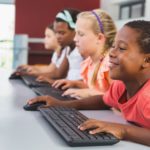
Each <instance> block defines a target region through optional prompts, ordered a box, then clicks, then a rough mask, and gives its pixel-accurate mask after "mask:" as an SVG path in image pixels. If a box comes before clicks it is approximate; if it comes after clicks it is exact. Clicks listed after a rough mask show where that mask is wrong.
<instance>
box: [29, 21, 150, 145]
mask: <svg viewBox="0 0 150 150" xmlns="http://www.w3.org/2000/svg"><path fill="white" fill-rule="evenodd" d="M149 27H150V21H138V20H137V21H132V22H129V23H127V24H125V25H124V26H123V27H122V28H121V29H120V31H119V32H118V33H117V35H116V38H115V41H114V44H113V46H112V49H111V50H110V51H109V68H110V77H111V78H112V79H114V81H113V83H112V84H111V86H110V88H109V90H108V91H107V92H106V94H105V95H104V96H94V97H91V98H87V99H83V100H76V101H59V100H57V99H55V98H52V97H48V96H41V97H37V98H35V99H32V100H30V101H29V102H28V103H29V104H31V103H35V102H37V101H45V102H46V104H47V106H56V105H57V106H58V105H59V106H60V105H61V106H66V107H74V108H77V109H106V108H110V107H114V108H116V109H119V110H120V111H121V112H122V114H123V116H124V118H125V119H126V120H127V121H129V122H132V123H134V124H133V125H132V126H131V125H125V124H119V123H111V122H104V121H98V120H88V121H86V122H84V123H83V124H81V125H80V126H79V129H80V130H87V129H89V130H90V132H89V133H90V134H95V133H98V132H110V133H112V134H113V135H115V136H116V137H118V138H119V139H123V140H129V141H134V142H137V143H141V144H145V145H149V146H150V142H149V141H150V92H149V91H150V28H149ZM136 125H137V126H136Z"/></svg>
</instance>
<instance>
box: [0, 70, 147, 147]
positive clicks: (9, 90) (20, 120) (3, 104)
mask: <svg viewBox="0 0 150 150" xmlns="http://www.w3.org/2000/svg"><path fill="white" fill-rule="evenodd" d="M0 73H1V78H0V82H1V85H0V91H1V92H0V133H1V134H0V141H1V142H0V149H1V150H49V149H52V150H72V149H73V150H81V149H83V150H91V149H92V150H99V149H102V150H113V149H114V150H127V149H134V150H149V147H147V146H144V145H141V144H137V143H133V142H128V141H120V142H119V143H117V144H115V145H112V146H92V147H91V146H86V147H70V146H68V145H67V144H66V143H65V141H64V140H63V139H62V137H61V136H60V135H59V134H58V133H57V132H56V131H55V130H54V129H53V128H52V127H51V126H50V125H49V124H48V122H47V121H45V119H44V118H43V116H42V115H41V114H40V113H39V112H38V111H36V112H33V111H25V110H24V109H23V106H24V105H25V104H26V102H27V100H28V99H30V98H33V97H35V96H36V94H35V93H34V92H33V91H32V90H31V89H30V88H28V87H27V86H25V85H24V84H23V83H22V81H21V80H11V81H10V80H8V77H9V75H10V73H11V72H9V71H6V70H2V69H0ZM81 112H82V113H83V114H84V115H86V116H87V117H89V118H95V119H101V120H105V121H111V120H112V121H113V122H119V123H127V122H126V121H125V120H124V119H123V118H122V116H121V115H120V114H118V113H114V112H112V111H111V110H107V111H99V110H95V111H81Z"/></svg>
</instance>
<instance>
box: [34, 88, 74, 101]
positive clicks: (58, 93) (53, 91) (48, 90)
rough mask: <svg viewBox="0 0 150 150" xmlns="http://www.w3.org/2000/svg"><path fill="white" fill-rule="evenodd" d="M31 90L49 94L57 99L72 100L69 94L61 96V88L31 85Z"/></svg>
mask: <svg viewBox="0 0 150 150" xmlns="http://www.w3.org/2000/svg"><path fill="white" fill-rule="evenodd" d="M32 90H33V91H34V92H35V93H36V94H38V95H41V96H42V95H49V96H52V97H54V98H57V99H59V100H74V99H75V98H72V97H70V96H62V94H63V92H64V91H63V90H61V89H58V88H54V87H50V86H49V87H33V88H32Z"/></svg>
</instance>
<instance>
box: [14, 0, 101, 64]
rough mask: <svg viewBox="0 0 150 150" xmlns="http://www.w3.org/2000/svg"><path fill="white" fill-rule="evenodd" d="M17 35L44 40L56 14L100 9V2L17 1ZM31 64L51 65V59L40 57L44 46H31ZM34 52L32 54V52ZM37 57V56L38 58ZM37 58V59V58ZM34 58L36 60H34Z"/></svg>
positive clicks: (71, 0) (60, 0) (66, 0)
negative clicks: (47, 28) (63, 11)
mask: <svg viewBox="0 0 150 150" xmlns="http://www.w3.org/2000/svg"><path fill="white" fill-rule="evenodd" d="M15 6H16V19H15V33H16V34H28V35H29V37H30V38H35V37H36V38H42V37H43V36H44V34H43V33H44V29H45V27H46V26H47V25H48V24H49V23H51V22H52V21H53V19H54V17H55V15H56V13H57V12H58V11H60V10H62V9H64V8H76V9H79V10H81V11H82V10H91V9H94V8H99V7H100V0H86V1H82V0H16V1H15ZM29 48H30V52H29V63H30V64H33V63H37V61H38V63H49V57H48V55H47V54H44V51H43V54H44V56H43V57H44V58H45V59H44V58H43V57H42V59H41V57H40V56H42V55H41V53H40V55H39V56H38V53H39V52H36V51H41V50H43V49H44V47H43V45H42V44H31V43H30V44H29ZM31 51H32V52H31ZM36 55H37V56H36ZM35 57H36V58H35ZM32 58H34V59H32ZM35 59H36V62H35V61H34V60H35Z"/></svg>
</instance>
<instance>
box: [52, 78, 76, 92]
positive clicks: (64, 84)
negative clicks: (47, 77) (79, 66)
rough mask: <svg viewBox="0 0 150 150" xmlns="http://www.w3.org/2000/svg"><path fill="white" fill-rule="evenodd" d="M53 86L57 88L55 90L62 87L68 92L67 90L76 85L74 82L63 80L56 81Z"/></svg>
mask: <svg viewBox="0 0 150 150" xmlns="http://www.w3.org/2000/svg"><path fill="white" fill-rule="evenodd" d="M52 86H53V87H55V88H59V87H61V89H62V90H66V89H68V88H70V87H73V86H74V84H73V81H70V80H66V79H61V80H56V81H55V82H54V83H53V84H52Z"/></svg>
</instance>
